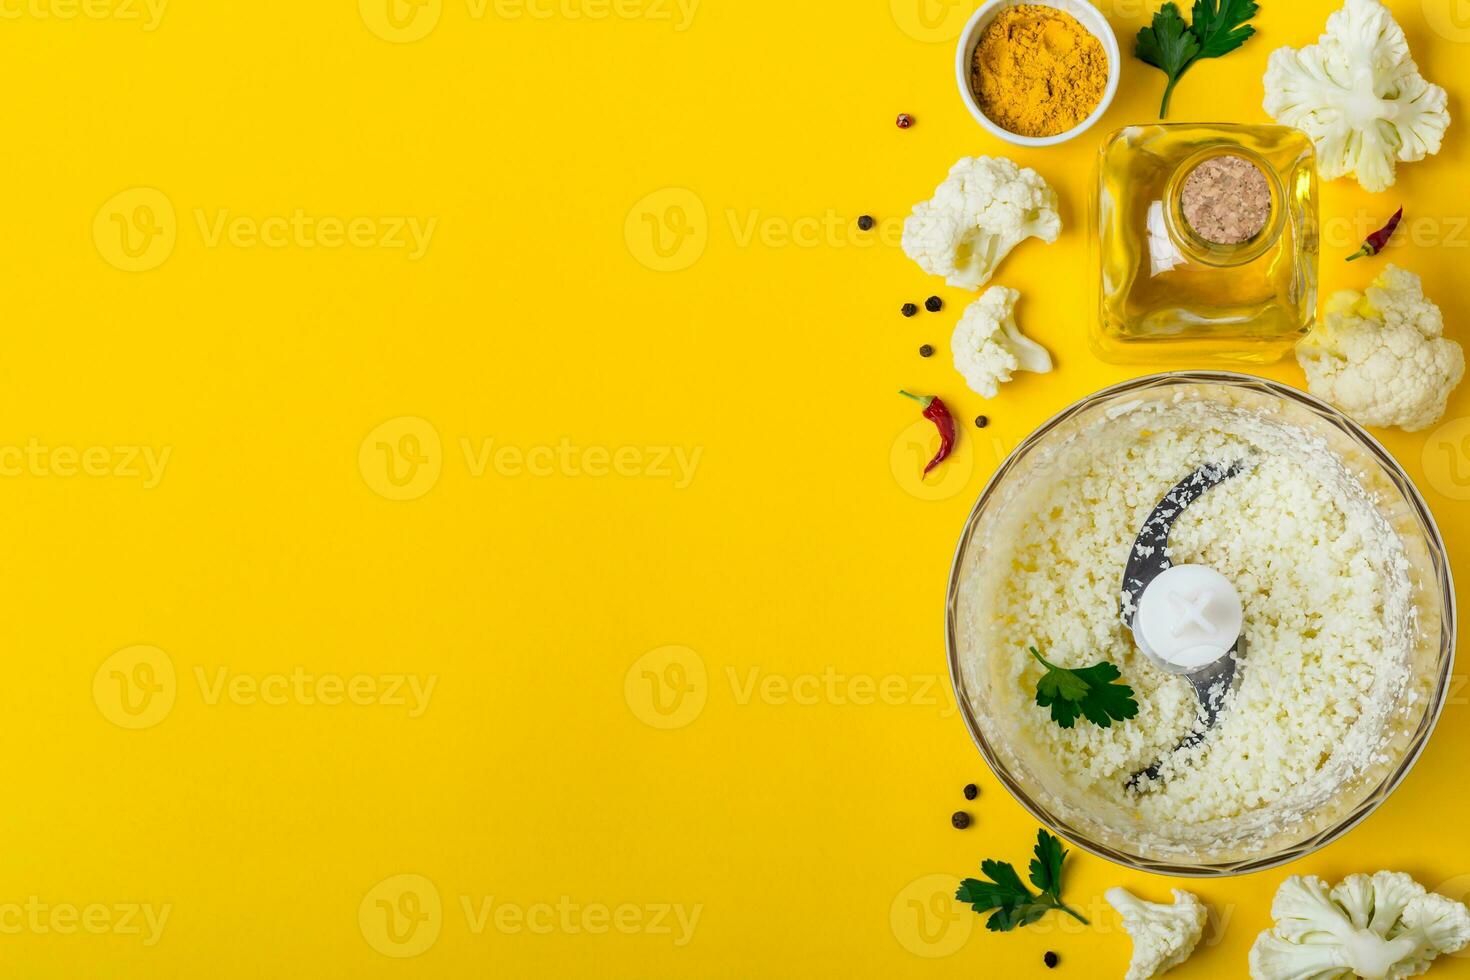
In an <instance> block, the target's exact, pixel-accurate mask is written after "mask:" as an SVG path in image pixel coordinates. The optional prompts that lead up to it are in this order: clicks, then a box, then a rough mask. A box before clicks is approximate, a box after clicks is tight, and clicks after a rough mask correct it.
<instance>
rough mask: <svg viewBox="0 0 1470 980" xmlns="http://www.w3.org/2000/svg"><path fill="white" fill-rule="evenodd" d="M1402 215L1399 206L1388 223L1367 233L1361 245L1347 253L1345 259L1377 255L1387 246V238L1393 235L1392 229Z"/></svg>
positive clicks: (1397, 224) (1401, 209) (1401, 218)
mask: <svg viewBox="0 0 1470 980" xmlns="http://www.w3.org/2000/svg"><path fill="white" fill-rule="evenodd" d="M1403 217H1404V209H1403V208H1399V209H1398V210H1397V211H1395V212H1394V213H1393V217H1392V218H1389V219H1388V224H1386V225H1384V226H1383V227H1382V228H1380V229H1378V230H1377V231H1375V232H1374V233H1373V234H1371V235H1369V236H1368V238H1367V240H1366V241H1364V242H1363V247H1362V248H1360V249H1358V250H1357V251H1356V252H1354V253H1353V254H1352V255H1349V256H1348V258H1347V260H1348V261H1349V262H1351V261H1353V260H1354V259H1366V258H1368V257H1369V256H1372V255H1377V254H1378V253H1379V252H1381V251H1383V250H1384V249H1385V248H1387V247H1388V240H1389V239H1390V238H1392V237H1393V233H1394V229H1396V228H1397V227H1398V226H1399V222H1400V221H1401V220H1403Z"/></svg>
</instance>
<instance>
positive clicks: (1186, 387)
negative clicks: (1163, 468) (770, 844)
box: [946, 372, 1455, 877]
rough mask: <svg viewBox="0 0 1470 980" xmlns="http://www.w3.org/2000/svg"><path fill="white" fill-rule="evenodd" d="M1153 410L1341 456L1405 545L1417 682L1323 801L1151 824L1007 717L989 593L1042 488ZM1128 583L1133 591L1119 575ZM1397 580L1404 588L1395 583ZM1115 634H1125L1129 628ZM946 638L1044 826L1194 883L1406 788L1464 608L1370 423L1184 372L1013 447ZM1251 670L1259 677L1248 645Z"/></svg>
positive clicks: (966, 558)
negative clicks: (1105, 431) (1209, 415)
mask: <svg viewBox="0 0 1470 980" xmlns="http://www.w3.org/2000/svg"><path fill="white" fill-rule="evenodd" d="M1155 402H1156V403H1159V405H1158V406H1155V407H1162V406H1169V405H1178V404H1180V403H1188V402H1205V403H1207V408H1208V410H1211V411H1213V410H1215V408H1216V407H1218V408H1219V409H1220V410H1222V411H1226V412H1236V411H1241V412H1245V413H1249V414H1250V417H1251V418H1261V419H1265V420H1266V421H1267V422H1268V423H1269V424H1270V425H1272V426H1279V427H1284V428H1283V429H1282V430H1281V431H1283V432H1285V433H1287V434H1288V443H1287V444H1290V442H1291V440H1296V439H1300V440H1301V442H1302V444H1303V445H1305V444H1307V443H1311V444H1312V445H1315V446H1318V447H1322V446H1325V448H1326V449H1327V450H1328V452H1329V453H1330V454H1331V455H1332V456H1334V457H1336V458H1337V460H1340V462H1341V464H1342V466H1343V473H1345V474H1350V475H1351V478H1352V479H1355V480H1356V482H1357V483H1358V484H1359V485H1360V486H1361V488H1362V491H1364V492H1365V495H1366V499H1367V500H1368V501H1369V502H1370V503H1369V506H1370V507H1371V508H1372V509H1373V510H1376V511H1377V513H1378V514H1379V516H1381V517H1382V519H1383V522H1384V524H1386V526H1387V528H1388V529H1389V531H1390V532H1391V535H1390V536H1389V538H1390V540H1391V538H1393V537H1396V538H1397V539H1398V540H1399V541H1400V542H1401V544H1402V548H1403V553H1404V557H1405V558H1406V559H1407V561H1406V562H1405V563H1402V564H1401V566H1400V567H1401V570H1402V574H1403V575H1405V576H1407V578H1408V583H1407V589H1403V590H1402V591H1403V594H1404V595H1406V596H1407V608H1406V609H1403V610H1401V612H1402V613H1403V615H1402V616H1401V621H1402V623H1403V628H1402V629H1401V630H1398V631H1397V632H1394V633H1392V638H1393V640H1394V642H1395V643H1396V644H1398V646H1399V648H1400V649H1401V650H1402V651H1405V652H1406V656H1407V660H1408V663H1407V670H1406V671H1405V672H1403V674H1404V676H1406V678H1407V680H1406V681H1405V682H1403V683H1401V684H1399V685H1398V686H1397V687H1393V688H1392V689H1390V690H1388V692H1387V694H1386V695H1385V697H1384V702H1385V704H1386V708H1385V710H1384V711H1383V712H1382V713H1381V715H1380V716H1379V720H1380V721H1381V722H1382V724H1381V727H1379V728H1378V729H1377V730H1375V731H1372V732H1370V733H1368V736H1367V737H1369V738H1370V739H1371V740H1372V741H1371V745H1372V748H1373V751H1372V752H1371V753H1367V754H1366V756H1367V757H1366V759H1365V761H1363V762H1362V763H1361V764H1360V765H1356V766H1347V767H1344V768H1345V771H1344V772H1342V773H1337V772H1336V771H1335V770H1334V771H1333V772H1332V773H1331V775H1330V776H1324V777H1323V779H1324V780H1326V781H1327V783H1328V785H1326V786H1325V789H1324V787H1322V786H1318V787H1317V788H1316V790H1314V794H1315V795H1313V796H1312V797H1311V798H1306V797H1305V796H1304V794H1303V793H1297V792H1296V789H1293V790H1292V791H1291V792H1288V793H1286V794H1285V795H1284V796H1282V797H1281V798H1279V799H1277V800H1274V801H1272V802H1270V803H1268V804H1266V805H1265V806H1258V807H1256V808H1254V809H1251V808H1248V807H1244V806H1243V807H1242V808H1241V812H1240V813H1239V815H1237V816H1234V817H1230V818H1228V819H1223V820H1211V821H1206V822H1205V823H1203V824H1201V823H1195V822H1191V821H1186V820H1162V819H1152V820H1151V819H1148V818H1146V817H1145V816H1144V815H1143V813H1142V811H1141V810H1139V809H1138V808H1136V807H1130V806H1129V805H1127V804H1126V803H1120V802H1118V801H1117V800H1113V801H1109V800H1108V799H1106V798H1103V796H1102V795H1101V794H1099V793H1098V792H1097V791H1096V790H1094V789H1089V788H1088V787H1087V786H1086V785H1085V784H1084V783H1082V782H1081V781H1078V780H1076V779H1074V778H1071V777H1068V776H1066V775H1065V774H1064V773H1063V772H1062V768H1061V766H1060V765H1059V764H1058V762H1057V760H1056V757H1055V753H1052V754H1048V753H1047V752H1045V751H1043V748H1044V747H1043V746H1039V745H1037V744H1035V743H1034V740H1032V739H1029V738H1027V737H1026V736H1025V735H1024V734H1023V733H1022V728H1023V727H1024V726H1022V725H1019V724H1017V723H1016V718H1015V717H1014V716H1012V717H1011V718H1009V719H1008V718H1007V717H1006V715H1005V712H1004V711H1003V710H1002V706H1003V705H1004V704H1007V703H1009V704H1014V703H1015V699H1016V695H1017V691H1016V687H1017V679H1016V675H1015V671H1014V667H1013V665H1012V666H1010V667H1008V666H1007V661H1008V660H1009V658H1014V657H1016V656H1018V655H1019V656H1024V655H1025V653H1024V650H1020V651H1018V650H1017V649H1015V648H1013V647H1012V646H1011V645H1010V644H1008V643H1005V642H1003V637H1002V635H1001V632H1000V631H1001V627H1000V626H999V625H997V624H995V623H993V622H989V621H988V620H987V617H989V614H990V612H991V610H990V609H988V608H987V603H988V602H989V601H990V600H989V598H988V596H990V595H993V594H994V590H996V589H997V588H998V587H999V586H1000V585H1001V584H1002V579H1003V577H1005V576H1008V575H1012V574H1014V569H1013V568H1012V552H1011V550H1010V549H1009V548H1008V547H1007V543H1008V541H1010V540H1012V539H1013V537H1014V535H1015V534H1016V533H1017V531H1018V530H1019V528H1020V526H1021V525H1020V524H1019V523H1018V522H1023V521H1025V520H1026V519H1027V518H1028V515H1032V511H1031V508H1033V507H1035V506H1036V501H1035V493H1034V489H1035V488H1036V487H1038V486H1044V485H1047V482H1048V481H1049V480H1052V479H1055V478H1056V477H1057V476H1058V475H1059V474H1060V473H1061V472H1062V470H1060V469H1058V468H1059V467H1065V466H1067V465H1069V464H1068V462H1067V461H1068V459H1069V458H1070V459H1071V460H1072V461H1074V462H1075V461H1076V459H1078V456H1077V455H1076V454H1078V453H1082V454H1087V453H1088V452H1089V447H1088V440H1087V433H1088V432H1089V431H1091V430H1093V429H1094V428H1095V427H1096V426H1099V425H1101V424H1107V425H1113V424H1115V423H1114V422H1113V420H1114V419H1116V418H1118V417H1119V416H1121V415H1123V414H1126V413H1129V412H1132V411H1134V410H1136V409H1137V408H1138V407H1140V406H1143V407H1144V408H1145V409H1147V408H1148V407H1149V406H1150V403H1155ZM1119 465H1120V466H1122V465H1127V463H1126V462H1122V461H1120V463H1119ZM1165 489H1167V488H1165ZM1118 576H1119V583H1120V587H1119V590H1118V591H1119V592H1120V593H1121V591H1122V589H1121V582H1122V568H1121V567H1120V568H1119V571H1118ZM1395 584H1396V586H1401V585H1402V583H1399V582H1398V581H1397V579H1395ZM1248 614H1249V613H1247V615H1248ZM1386 618H1387V617H1386ZM1118 629H1119V630H1122V631H1124V632H1126V627H1125V626H1123V625H1122V623H1121V622H1120V623H1119V626H1118ZM946 637H947V642H948V649H949V663H950V676H951V679H952V681H953V683H954V688H955V697H956V701H957V703H958V704H959V706H960V710H961V713H962V714H963V716H964V719H965V723H966V725H967V726H968V727H969V730H970V734H971V736H972V737H973V738H974V740H975V744H976V745H977V746H978V747H979V748H980V751H981V753H982V754H983V755H984V756H985V760H986V762H987V763H989V765H990V767H991V769H992V770H993V771H994V772H995V774H996V776H997V777H998V778H999V779H1000V781H1001V782H1002V783H1004V784H1005V786H1006V788H1007V789H1008V790H1009V791H1010V792H1011V794H1012V795H1013V796H1015V798H1016V799H1017V800H1018V801H1019V802H1020V803H1021V805H1022V806H1024V807H1025V808H1026V809H1027V810H1029V811H1030V812H1031V814H1032V815H1033V816H1034V817H1035V818H1036V819H1037V820H1039V821H1041V822H1042V823H1044V824H1046V825H1048V826H1051V827H1053V828H1055V829H1056V830H1057V831H1058V832H1059V833H1060V834H1061V835H1062V836H1063V837H1065V838H1067V839H1068V840H1070V841H1072V843H1074V844H1076V845H1077V846H1078V847H1081V848H1083V849H1085V850H1087V851H1090V852H1091V853H1093V854H1096V855H1098V856H1099V857H1103V858H1107V859H1108V860H1110V861H1114V862H1117V863H1118V864H1121V865H1125V866H1127V867H1131V868H1135V869H1138V870H1142V871H1150V872H1156V873H1161V874H1171V875H1184V876H1201V877H1203V876H1214V875H1234V874H1244V873H1248V872H1252V871H1259V870H1262V869H1265V868H1271V867H1275V866H1277V865H1280V864H1284V863H1286V862H1288V861H1292V860H1295V859H1296V858H1299V857H1303V856H1304V855H1307V854H1310V853H1311V852H1312V851H1315V850H1316V849H1317V848H1319V847H1322V846H1324V845H1325V844H1327V843H1329V842H1331V841H1333V840H1335V839H1336V838H1338V837H1340V836H1342V835H1343V834H1345V833H1346V832H1347V831H1348V830H1350V829H1352V828H1353V827H1354V826H1356V825H1357V824H1358V823H1359V822H1360V821H1361V820H1363V819H1364V818H1365V817H1367V816H1368V814H1370V813H1372V812H1373V810H1374V809H1376V808H1377V807H1378V805H1379V804H1381V803H1382V802H1383V801H1384V800H1385V799H1387V798H1388V795H1389V794H1390V793H1391V792H1393V790H1394V789H1395V788H1396V787H1397V786H1398V784H1399V783H1400V782H1401V781H1402V780H1403V778H1404V776H1405V775H1406V774H1407V773H1408V771H1409V769H1410V768H1411V767H1412V766H1413V764H1414V762H1415V760H1416V759H1417V758H1418V757H1419V753H1420V752H1421V751H1422V750H1423V748H1424V745H1425V744H1426V742H1427V741H1428V739H1429V735H1430V732H1431V731H1433V729H1434V725H1435V722H1436V721H1437V720H1438V718H1439V714H1440V710H1441V709H1442V707H1443V705H1444V700H1445V693H1446V690H1447V684H1448V679H1449V675H1450V671H1451V668H1452V665H1453V661H1454V648H1455V600H1454V589H1453V584H1452V582H1451V576H1450V568H1449V563H1448V561H1447V559H1446V555H1445V549H1444V543H1443V541H1442V540H1441V538H1440V534H1439V530H1438V528H1436V526H1435V523H1434V519H1433V517H1432V516H1431V515H1430V513H1429V508H1428V507H1427V506H1426V505H1425V503H1424V499H1423V498H1422V497H1421V496H1420V494H1419V492H1418V490H1416V489H1415V487H1414V485H1413V484H1412V483H1411V482H1410V481H1409V478H1408V477H1407V476H1406V475H1405V474H1404V472H1403V470H1402V469H1400V468H1399V465H1398V463H1397V462H1395V461H1394V459H1393V457H1391V456H1390V455H1389V454H1388V452H1387V451H1386V450H1385V449H1384V448H1383V447H1382V446H1380V445H1379V444H1378V443H1377V442H1376V441H1375V440H1374V439H1373V437H1372V436H1370V435H1368V433H1366V432H1365V431H1364V430H1363V429H1362V428H1361V427H1360V426H1358V425H1357V424H1356V423H1354V422H1353V421H1352V420H1351V419H1349V418H1347V417H1346V416H1344V415H1343V414H1342V413H1341V412H1339V411H1337V410H1336V409H1335V408H1333V407H1331V406H1330V405H1328V404H1326V403H1325V402H1322V401H1319V400H1318V399H1316V398H1313V397H1311V396H1310V395H1307V394H1305V393H1303V392H1301V391H1297V390H1296V389H1294V388H1290V387H1287V386H1285V385H1281V384H1277V383H1275V382H1272V381H1267V380H1264V379H1261V378H1255V377H1251V376H1248V375H1243V374H1233V373H1216V372H1178V373H1170V374H1159V375H1153V376H1149V377H1144V378H1138V379H1136V380H1133V381H1128V382H1125V383H1123V384H1120V385H1116V386H1114V387H1111V388H1107V389H1105V390H1103V391H1100V392H1098V393H1096V394H1094V395H1091V396H1089V397H1087V398H1084V399H1082V400H1081V401H1079V402H1077V403H1076V404H1074V405H1072V406H1071V407H1070V408H1068V409H1066V410H1065V411H1063V412H1062V413H1061V414H1059V415H1057V416H1056V417H1055V418H1053V419H1052V420H1051V421H1049V422H1047V423H1045V424H1044V425H1042V426H1041V427H1040V428H1039V429H1037V430H1036V431H1035V432H1034V433H1032V434H1031V436H1029V437H1028V438H1027V439H1026V440H1025V441H1024V442H1022V443H1021V445H1020V446H1019V447H1018V448H1017V449H1016V450H1015V451H1014V452H1013V453H1011V455H1010V456H1009V457H1008V458H1007V459H1006V461H1005V462H1004V463H1003V464H1002V465H1001V466H1000V468H999V469H998V470H997V471H996V473H995V475H994V476H993V477H992V478H991V480H990V483H989V484H988V485H987V486H986V488H985V490H984V491H983V492H982V493H981V495H980V498H979V500H978V501H977V502H976V504H975V508H974V510H973V511H971V513H970V517H969V519H968V521H967V522H966V524H965V529H964V533H963V534H962V536H961V537H960V542H959V547H958V549H957V550H956V553H955V558H954V564H953V567H952V569H951V571H950V579H949V593H948V603H947V608H946ZM1242 664H1243V666H1242V668H1241V669H1242V670H1243V671H1245V672H1248V671H1249V670H1250V653H1249V651H1248V650H1247V651H1246V654H1245V658H1244V660H1243V661H1242ZM1124 680H1125V681H1126V680H1127V677H1124ZM1007 685H1010V689H1009V690H1007V689H1006V686H1007ZM1025 693H1026V694H1028V695H1029V693H1030V692H1025ZM1028 707H1030V709H1031V710H1040V709H1036V708H1034V706H1028ZM1013 710H1014V709H1013ZM1079 724H1085V722H1079ZM1357 724H1358V725H1362V724H1364V722H1362V721H1361V720H1360V721H1359V722H1357ZM1355 737H1356V735H1355ZM1323 765H1325V763H1324V764H1323ZM1314 778H1315V777H1314ZM1308 782H1311V780H1309V781H1308Z"/></svg>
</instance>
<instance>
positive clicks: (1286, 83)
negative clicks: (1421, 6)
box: [1265, 0, 1450, 192]
mask: <svg viewBox="0 0 1470 980" xmlns="http://www.w3.org/2000/svg"><path fill="white" fill-rule="evenodd" d="M1446 101H1447V100H1446V96H1445V90H1444V89H1442V88H1440V87H1439V86H1438V85H1431V84H1429V83H1428V82H1427V81H1425V80H1424V77H1423V76H1422V75H1420V74H1419V66H1418V65H1416V64H1414V59H1413V58H1411V57H1410V56H1409V43H1408V41H1406V40H1405V39H1404V32H1403V29H1402V28H1400V27H1399V25H1398V23H1397V22H1396V21H1395V20H1394V19H1393V15H1392V14H1391V13H1389V11H1388V8H1387V7H1385V6H1384V5H1383V3H1382V2H1381V0H1347V2H1346V4H1345V5H1344V6H1343V8H1342V9H1341V10H1339V11H1338V12H1337V13H1335V14H1333V15H1332V16H1330V17H1328V18H1327V33H1325V34H1323V35H1322V36H1321V37H1320V38H1318V39H1317V43H1316V44H1313V45H1309V46H1307V47H1305V48H1302V49H1301V50H1295V49H1292V48H1281V49H1279V50H1277V51H1275V52H1273V53H1272V55H1271V61H1270V63H1269V65H1268V66H1267V68H1266V101H1265V108H1266V112H1267V113H1269V114H1270V115H1271V116H1272V118H1274V119H1275V120H1276V121H1277V122H1278V123H1281V124H1282V125H1284V126H1294V127H1296V128H1297V129H1300V130H1302V131H1303V132H1305V133H1306V134H1307V135H1308V136H1309V137H1311V139H1312V142H1313V143H1315V144H1316V146H1317V158H1318V159H1317V166H1318V169H1319V171H1320V173H1321V174H1322V177H1323V178H1324V179H1326V180H1332V179H1334V178H1337V177H1343V176H1346V175H1348V174H1352V175H1355V176H1356V177H1357V178H1358V183H1360V184H1362V185H1363V187H1364V189H1366V190H1369V191H1375V192H1376V191H1381V190H1384V189H1385V188H1387V187H1389V186H1391V185H1392V184H1393V181H1394V167H1395V163H1396V161H1403V162H1405V163H1408V162H1410V161H1413V160H1422V159H1424V158H1425V157H1426V156H1428V155H1430V154H1432V153H1438V152H1439V146H1440V142H1441V141H1442V140H1443V138H1444V131H1445V128H1446V127H1447V126H1449V124H1450V114H1449V112H1448V111H1447V110H1446V108H1445V105H1446Z"/></svg>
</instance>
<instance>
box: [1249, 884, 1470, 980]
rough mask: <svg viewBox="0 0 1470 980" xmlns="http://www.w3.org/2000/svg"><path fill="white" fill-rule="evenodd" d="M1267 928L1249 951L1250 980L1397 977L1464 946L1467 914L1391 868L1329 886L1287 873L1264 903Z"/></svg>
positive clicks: (1469, 939)
mask: <svg viewBox="0 0 1470 980" xmlns="http://www.w3.org/2000/svg"><path fill="white" fill-rule="evenodd" d="M1271 917H1272V918H1273V919H1275V920H1276V923H1275V925H1274V926H1273V927H1272V928H1271V929H1270V930H1269V931H1267V932H1263V933H1261V934H1260V935H1259V936H1257V937H1256V941H1255V944H1254V945H1253V946H1251V954H1250V969H1251V977H1252V980H1309V978H1314V977H1319V976H1321V977H1337V976H1350V975H1356V976H1360V977H1369V978H1374V980H1400V978H1403V977H1414V976H1418V975H1419V974H1421V973H1423V972H1424V971H1425V970H1427V969H1429V964H1430V962H1431V961H1432V960H1433V959H1434V958H1435V957H1436V956H1438V955H1440V954H1441V953H1454V952H1458V951H1459V950H1461V949H1463V948H1464V947H1465V946H1466V944H1470V909H1466V908H1465V906H1464V905H1462V904H1460V903H1459V902H1456V901H1452V900H1450V899H1448V898H1445V897H1444V896H1443V895H1436V894H1434V893H1432V892H1429V891H1426V890H1425V889H1424V886H1422V885H1420V884H1419V883H1418V882H1416V881H1415V880H1414V879H1413V878H1410V877H1409V876H1408V875H1406V874H1402V873H1399V872H1394V871H1380V872H1378V873H1377V874H1374V875H1349V876H1348V877H1347V878H1346V879H1344V880H1343V881H1342V882H1341V883H1340V884H1339V885H1337V887H1335V888H1332V889H1330V890H1329V889H1328V887H1327V883H1326V882H1324V881H1323V880H1322V879H1321V878H1318V877H1316V876H1315V875H1309V876H1307V877H1305V878H1303V877H1300V876H1298V875H1293V876H1291V877H1290V878H1287V879H1286V880H1285V881H1284V882H1282V883H1281V887H1280V888H1279V889H1278V890H1277V892H1276V898H1275V899H1274V900H1273V901H1272V902H1271Z"/></svg>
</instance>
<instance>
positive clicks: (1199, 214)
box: [1180, 155, 1271, 245]
mask: <svg viewBox="0 0 1470 980" xmlns="http://www.w3.org/2000/svg"><path fill="white" fill-rule="evenodd" d="M1180 205H1181V207H1182V208H1183V211H1184V220H1185V221H1186V222H1188V223H1189V227H1190V228H1192V229H1194V233H1195V234H1196V235H1198V236H1199V237H1200V238H1203V239H1204V240H1205V241H1207V242H1210V243H1211V244H1213V245H1239V244H1241V243H1242V242H1248V241H1250V240H1251V239H1252V238H1255V237H1256V236H1257V235H1259V234H1260V233H1261V230H1262V229H1263V228H1265V227H1266V222H1267V221H1269V220H1270V218H1271V188H1270V185H1268V184H1267V183H1266V175H1265V174H1263V173H1261V168H1260V167H1258V166H1256V165H1255V164H1254V163H1252V162H1251V161H1249V160H1247V159H1246V158H1245V157H1240V156H1234V155H1225V156H1217V157H1211V158H1210V159H1208V160H1206V161H1205V162H1204V163H1201V164H1200V165H1199V166H1197V167H1195V168H1194V169H1193V170H1191V171H1190V172H1189V176H1188V177H1186V178H1185V179H1184V190H1183V191H1182V192H1181V194H1180Z"/></svg>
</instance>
